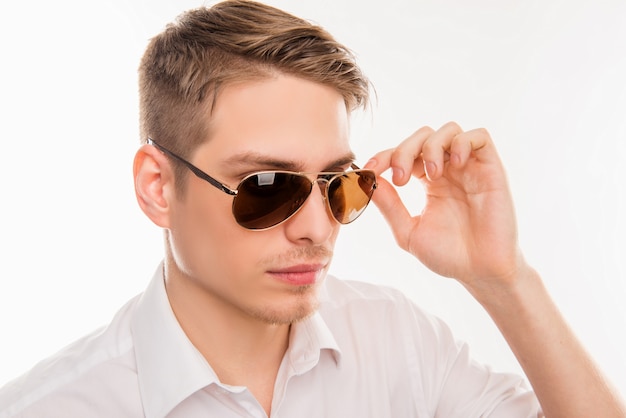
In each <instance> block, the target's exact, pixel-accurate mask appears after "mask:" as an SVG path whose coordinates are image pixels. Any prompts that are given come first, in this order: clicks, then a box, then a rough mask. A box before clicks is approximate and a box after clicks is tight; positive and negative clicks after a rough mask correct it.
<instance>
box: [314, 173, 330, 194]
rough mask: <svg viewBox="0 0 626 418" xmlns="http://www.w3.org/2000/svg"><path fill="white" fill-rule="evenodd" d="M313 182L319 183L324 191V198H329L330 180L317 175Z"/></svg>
mask: <svg viewBox="0 0 626 418" xmlns="http://www.w3.org/2000/svg"><path fill="white" fill-rule="evenodd" d="M312 183H313V184H317V185H318V186H319V188H320V192H322V199H324V200H328V186H330V180H329V179H327V178H323V177H317V178H316V179H315V180H313V181H312Z"/></svg>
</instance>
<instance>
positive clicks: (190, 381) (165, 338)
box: [131, 264, 218, 418]
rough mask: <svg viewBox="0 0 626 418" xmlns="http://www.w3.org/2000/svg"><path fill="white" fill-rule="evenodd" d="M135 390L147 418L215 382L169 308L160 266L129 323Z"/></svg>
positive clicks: (170, 407)
mask: <svg viewBox="0 0 626 418" xmlns="http://www.w3.org/2000/svg"><path fill="white" fill-rule="evenodd" d="M131 332H132V334H133V342H134V345H135V357H136V361H137V376H138V380H139V390H140V392H141V399H142V402H143V407H144V411H145V415H146V417H147V418H158V417H164V416H166V415H167V414H168V413H169V412H170V411H171V410H172V409H173V408H174V407H175V406H176V405H178V404H179V403H180V402H182V401H183V400H184V399H185V398H187V397H188V396H189V395H191V394H192V393H194V392H196V391H198V390H200V389H202V388H203V387H205V386H207V385H209V384H211V383H213V382H217V381H218V379H217V376H216V375H215V373H214V372H213V370H212V369H211V367H210V366H209V364H208V363H207V361H206V360H205V359H204V357H203V356H202V354H200V352H199V351H198V350H197V349H196V348H195V347H194V345H193V344H192V343H191V341H189V338H187V335H186V334H185V332H184V331H183V330H182V328H181V327H180V325H179V324H178V321H177V320H176V317H175V316H174V312H173V311H172V308H171V306H170V303H169V300H168V298H167V294H166V292H165V282H164V278H163V264H160V265H159V267H158V269H157V271H156V272H155V274H154V277H153V279H152V281H151V282H150V284H149V285H148V288H147V289H146V291H145V292H144V294H143V295H142V297H141V300H140V301H139V304H138V306H137V311H136V313H135V315H134V317H133V321H132V323H131Z"/></svg>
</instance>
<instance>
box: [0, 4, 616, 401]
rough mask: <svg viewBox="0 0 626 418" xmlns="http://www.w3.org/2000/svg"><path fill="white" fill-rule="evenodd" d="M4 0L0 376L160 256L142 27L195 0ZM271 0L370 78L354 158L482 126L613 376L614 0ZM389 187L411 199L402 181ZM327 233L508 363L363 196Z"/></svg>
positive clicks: (416, 196) (353, 262) (485, 357)
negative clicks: (142, 80) (138, 183)
mask: <svg viewBox="0 0 626 418" xmlns="http://www.w3.org/2000/svg"><path fill="white" fill-rule="evenodd" d="M17 3H18V2H16V1H14V2H12V3H9V2H3V3H2V6H0V16H2V18H1V19H2V24H1V25H0V31H1V32H0V35H1V37H0V42H1V45H0V46H1V50H0V53H1V54H2V55H1V56H2V58H1V63H2V64H1V65H0V104H1V106H2V108H1V110H0V117H1V123H0V138H1V139H2V140H1V142H0V156H1V158H0V160H1V163H0V199H1V200H0V202H1V204H0V219H1V220H2V227H1V229H0V246H1V252H0V257H1V258H0V268H1V275H0V280H1V282H0V286H1V287H0V385H1V384H2V383H4V382H6V381H8V380H9V379H11V378H13V377H15V376H17V375H18V374H20V373H22V372H23V371H25V370H26V369H28V368H29V367H30V366H31V365H32V364H33V363H34V362H35V361H37V360H39V359H41V358H43V357H45V356H47V355H50V354H52V353H53V352H55V351H56V350H58V349H59V348H61V347H63V346H64V345H66V344H67V343H69V342H71V341H72V340H74V339H76V338H78V337H80V336H81V335H83V334H85V333H87V332H89V331H91V330H92V329H94V328H95V327H97V326H100V325H103V324H106V323H107V322H108V321H109V319H110V318H111V317H112V315H113V314H114V312H115V311H116V310H117V308H118V307H119V306H121V305H122V304H123V303H124V302H125V301H126V300H127V299H129V298H131V297H132V296H133V295H135V294H136V293H138V292H140V291H141V290H142V289H143V288H144V286H145V285H146V284H147V282H148V280H149V279H150V277H151V275H152V273H153V270H154V269H155V267H156V265H157V263H158V262H159V260H160V257H161V254H162V242H161V232H160V231H159V230H158V229H157V228H156V227H155V226H153V225H152V224H151V223H150V222H149V221H148V220H147V218H145V217H144V216H143V214H142V213H141V212H140V210H139V208H138V206H137V205H136V203H135V198H134V194H133V189H132V179H131V161H132V158H133V154H134V151H135V149H136V148H137V146H138V128H137V95H136V90H137V87H136V69H137V66H138V62H139V59H140V56H141V54H142V52H143V49H144V47H145V45H146V43H147V41H148V38H149V37H150V36H152V35H154V34H156V33H157V32H159V31H160V30H161V29H162V28H163V26H164V25H165V24H166V23H167V22H169V21H171V20H172V19H174V17H175V16H176V15H178V14H179V13H180V12H181V11H183V10H185V9H187V8H190V7H196V6H199V5H201V3H200V2H199V1H191V0H186V1H173V0H170V1H166V0H151V1H148V0H131V1H126V0H100V1H98V2H85V1H79V0H58V1H54V2H48V1H41V0H37V1H29V2H22V5H18V4H17ZM270 3H271V4H273V5H276V6H279V7H281V8H284V9H286V10H288V11H291V12H293V13H295V14H298V15H300V16H302V17H305V18H308V19H310V20H312V21H314V22H317V23H319V24H321V25H322V26H324V27H326V28H327V29H329V30H330V31H331V33H333V34H334V35H335V36H336V38H337V39H338V40H339V41H341V42H343V43H345V44H346V45H348V46H349V47H350V48H351V49H352V50H354V52H355V53H356V54H357V56H358V59H359V62H360V64H361V66H362V68H363V69H364V71H365V72H366V74H368V75H369V77H370V78H371V79H372V81H373V83H374V86H375V88H376V91H377V96H378V100H377V101H375V103H374V106H373V109H372V112H371V113H368V114H365V115H361V116H359V117H357V118H356V119H355V121H354V124H353V148H354V150H355V152H356V153H357V156H358V157H359V161H360V162H361V163H365V162H366V161H367V159H368V158H369V157H370V156H371V155H373V154H374V153H375V152H376V151H378V150H381V149H383V148H387V147H391V146H393V145H395V144H396V143H398V142H399V141H400V140H402V139H404V138H405V137H406V136H408V135H409V134H410V133H411V132H413V131H414V130H415V129H417V128H419V127H420V126H422V125H431V126H433V127H438V126H440V125H441V124H443V123H445V122H447V121H448V120H456V121H457V122H458V123H460V124H461V126H462V127H464V128H466V129H470V128H476V127H486V128H488V129H489V131H490V132H491V134H492V136H493V138H494V140H495V141H496V143H497V146H498V148H499V150H500V153H501V156H502V158H503V160H504V162H505V165H506V167H507V169H508V175H509V179H510V184H511V187H512V189H513V193H514V198H515V201H516V206H517V210H518V218H519V225H520V240H521V244H522V246H523V248H524V250H525V253H526V256H527V258H528V260H529V261H530V262H531V263H532V264H533V265H534V266H535V267H536V268H537V269H538V270H539V271H540V272H541V274H542V275H543V277H544V280H545V282H546V285H547V287H548V288H549V289H550V291H551V293H552V295H553V297H554V299H555V300H556V302H557V303H558V305H559V306H560V307H561V309H562V311H563V313H564V314H565V316H566V317H567V318H568V320H569V322H570V324H571V326H572V328H573V329H574V331H575V332H576V333H577V335H578V336H579V337H580V339H581V340H582V341H583V343H584V344H585V346H586V347H587V349H588V350H589V351H590V353H591V354H592V355H593V357H594V358H595V359H596V361H597V362H598V363H599V364H600V366H601V367H602V369H603V370H604V371H605V372H606V374H607V375H608V376H609V377H610V379H611V380H612V381H613V382H614V383H615V384H616V385H617V386H618V388H619V390H620V391H621V392H622V393H623V394H624V393H625V392H626V356H625V355H624V353H626V308H625V305H624V300H625V299H626V284H625V283H626V267H625V264H626V261H625V252H626V251H625V249H626V221H625V216H626V186H625V185H624V181H625V180H626V169H625V168H624V167H625V166H626V155H625V154H626V76H625V75H626V25H624V22H626V2H624V1H609V0H600V1H595V0H578V1H571V0H570V1H557V0H552V1H538V0H531V1H528V0H509V1H496V0H491V1H490V0H473V1H467V0H443V1H442V0H423V1H418V0H413V1H408V0H387V1H385V2H373V1H372V2H365V1H362V0H332V1H331V0H315V1H295V0H291V1H289V0H273V1H271V2H270ZM402 193H403V195H404V196H406V198H407V201H408V204H409V205H411V206H410V207H411V208H412V209H413V210H414V211H419V210H420V205H421V203H422V201H423V198H422V195H421V189H420V187H419V185H418V184H416V183H413V184H411V185H410V187H408V188H405V189H403V190H402ZM342 234H343V235H341V236H340V240H339V243H338V246H337V255H336V257H335V262H334V265H333V269H332V270H333V272H334V273H335V274H336V275H339V276H340V277H343V278H352V279H361V280H366V281H370V282H377V283H384V284H387V285H391V286H395V287H398V288H401V289H403V290H404V291H405V292H406V293H407V294H408V295H409V296H410V297H411V298H413V299H414V300H415V301H416V302H417V303H418V304H420V305H422V306H423V307H425V308H426V309H428V310H430V311H431V312H433V313H434V314H436V315H439V316H441V317H442V318H444V319H445V320H446V321H447V322H448V323H449V324H450V326H451V327H452V328H453V330H454V331H455V332H456V334H457V335H458V336H459V338H462V339H465V340H467V341H469V342H470V344H471V346H472V347H473V353H474V356H475V357H476V358H477V359H479V360H481V361H484V362H487V363H490V364H492V365H493V367H494V368H496V369H499V370H511V371H519V367H518V366H517V364H516V362H515V360H514V358H513V356H512V355H511V354H510V353H509V351H508V348H507V346H506V343H505V342H504V341H503V339H502V338H501V337H500V336H499V334H498V332H497V330H496V329H495V327H494V326H493V325H492V323H491V322H490V319H489V318H488V317H487V316H486V314H485V313H483V311H482V310H481V308H480V307H479V306H478V305H477V303H476V302H474V301H473V300H472V299H471V297H470V296H469V295H468V294H466V292H465V291H464V290H463V289H462V287H461V286H460V285H458V284H457V283H456V282H454V281H452V280H449V279H443V278H439V277H435V276H434V275H433V274H432V273H430V272H428V271H427V270H425V269H424V268H423V267H422V266H421V265H420V264H419V263H418V262H417V261H416V260H415V259H413V258H412V257H410V256H409V255H408V254H406V253H404V252H402V251H401V250H399V249H397V247H396V246H395V244H394V242H393V239H392V237H391V234H390V232H389V231H388V229H387V227H386V224H385V223H384V221H383V220H382V217H381V216H380V214H379V212H378V210H377V209H376V208H375V206H372V207H371V208H370V209H369V210H368V211H367V212H366V214H365V215H364V216H363V217H362V218H361V219H360V220H359V221H358V222H357V223H355V224H352V225H350V226H347V227H345V228H344V230H343V232H342ZM433 239H436V237H433ZM243 256H244V255H242V257H243ZM537 344H538V345H541V342H540V341H537Z"/></svg>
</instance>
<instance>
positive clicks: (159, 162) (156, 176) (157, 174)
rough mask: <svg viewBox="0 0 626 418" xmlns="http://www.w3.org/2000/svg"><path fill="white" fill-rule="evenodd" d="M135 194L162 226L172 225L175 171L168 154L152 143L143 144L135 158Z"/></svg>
mask: <svg viewBox="0 0 626 418" xmlns="http://www.w3.org/2000/svg"><path fill="white" fill-rule="evenodd" d="M133 178H134V180H135V196H136V197H137V202H138V203H139V207H141V210H142V211H143V213H145V214H146V216H148V218H150V220H151V221H152V222H154V223H155V224H156V225H158V226H160V227H161V228H169V226H170V222H169V221H170V210H171V205H170V201H171V199H173V198H174V193H175V190H174V174H173V172H172V169H171V165H170V164H169V161H168V159H167V157H166V156H165V155H164V154H163V153H162V152H161V151H159V150H158V149H157V148H155V147H153V146H152V145H147V144H145V145H143V146H141V147H140V148H139V150H138V151H137V153H136V154H135V159H134V162H133Z"/></svg>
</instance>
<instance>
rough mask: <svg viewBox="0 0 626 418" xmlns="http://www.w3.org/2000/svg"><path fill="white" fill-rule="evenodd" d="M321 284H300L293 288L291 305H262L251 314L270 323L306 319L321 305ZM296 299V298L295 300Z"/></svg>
mask: <svg viewBox="0 0 626 418" xmlns="http://www.w3.org/2000/svg"><path fill="white" fill-rule="evenodd" d="M318 287H319V285H304V286H298V287H296V288H294V289H292V290H291V292H290V295H289V299H292V300H290V301H289V306H284V307H279V308H274V307H270V306H267V307H262V308H259V309H257V310H254V311H252V312H249V314H250V315H251V316H252V317H253V318H255V319H257V320H259V321H261V322H263V323H266V324H269V325H289V324H294V323H297V322H300V321H303V320H305V319H306V318H308V317H310V316H311V315H313V313H314V312H315V311H317V308H318V307H319V299H318V295H317V293H318V292H317V291H318ZM293 299H295V300H293Z"/></svg>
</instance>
